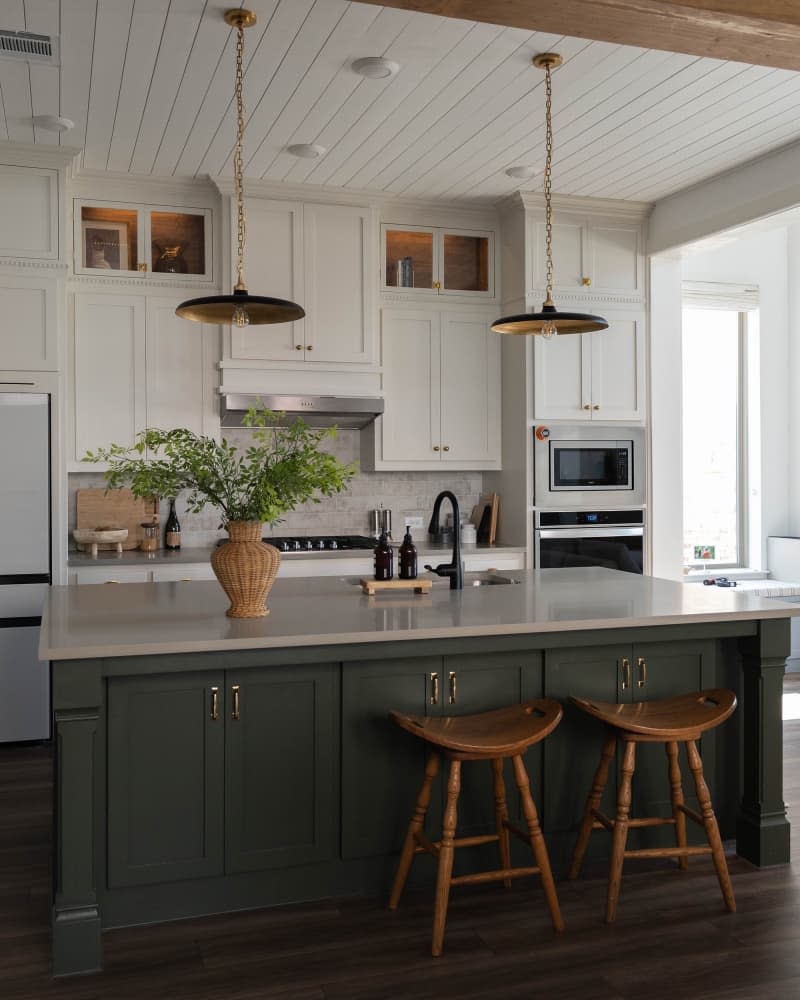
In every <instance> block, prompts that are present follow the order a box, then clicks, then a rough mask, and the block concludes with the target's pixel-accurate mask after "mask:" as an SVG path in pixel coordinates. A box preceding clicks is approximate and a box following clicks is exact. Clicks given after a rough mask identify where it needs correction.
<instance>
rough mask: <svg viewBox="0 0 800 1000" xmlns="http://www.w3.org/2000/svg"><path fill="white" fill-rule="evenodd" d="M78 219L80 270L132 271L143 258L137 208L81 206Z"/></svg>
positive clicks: (129, 272)
mask: <svg viewBox="0 0 800 1000" xmlns="http://www.w3.org/2000/svg"><path fill="white" fill-rule="evenodd" d="M80 222H81V231H80V243H79V246H80V261H79V264H78V267H79V269H80V270H82V271H90V272H94V271H96V272H99V273H104V274H108V273H109V272H112V271H119V272H123V273H127V274H134V273H136V271H137V270H138V265H139V261H140V259H143V258H141V257H140V246H139V244H140V228H141V227H140V220H139V211H138V209H135V208H114V207H111V206H105V205H82V206H81V214H80Z"/></svg>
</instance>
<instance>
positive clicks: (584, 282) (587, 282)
mask: <svg viewBox="0 0 800 1000" xmlns="http://www.w3.org/2000/svg"><path fill="white" fill-rule="evenodd" d="M591 283H592V279H591V278H581V284H582V285H586V286H587V287H588V286H589V285H591Z"/></svg>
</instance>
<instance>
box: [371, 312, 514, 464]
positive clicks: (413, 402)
mask: <svg viewBox="0 0 800 1000" xmlns="http://www.w3.org/2000/svg"><path fill="white" fill-rule="evenodd" d="M490 322H491V320H490V319H489V317H488V314H486V313H485V311H483V310H474V311H469V312H468V311H464V310H461V311H453V312H451V311H449V310H437V309H400V308H398V309H384V310H383V316H382V331H381V337H382V340H381V346H382V370H383V389H384V402H385V411H384V415H383V417H381V418H380V419H379V420H378V421H376V423H375V424H374V425H372V426H371V427H369V428H367V429H365V430H364V431H362V438H361V440H362V465H363V467H364V468H374V469H398V470H400V469H407V470H410V469H441V468H442V467H444V466H449V467H451V468H460V469H496V468H499V467H500V342H499V338H498V337H497V336H496V335H495V334H492V333H491V332H490V330H489V324H490Z"/></svg>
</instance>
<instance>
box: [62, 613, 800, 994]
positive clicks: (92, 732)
mask: <svg viewBox="0 0 800 1000" xmlns="http://www.w3.org/2000/svg"><path fill="white" fill-rule="evenodd" d="M789 625H790V619H789V618H788V617H787V618H780V619H776V618H772V619H756V620H753V621H747V622H741V621H740V622H737V623H725V624H722V623H716V624H714V623H706V624H705V625H702V626H694V627H693V629H694V631H695V632H698V630H699V631H700V632H702V634H704V635H705V636H706V637H711V638H713V637H716V638H717V639H718V640H721V641H722V642H724V643H727V644H728V645H727V649H728V650H729V651H730V652H731V654H732V656H733V657H735V658H736V659H737V660H738V664H737V665H736V669H737V670H738V671H740V673H741V676H740V678H739V683H740V695H741V698H740V704H739V712H740V713H741V719H740V724H739V727H740V731H741V738H742V744H743V753H740V754H739V757H740V759H741V760H742V765H741V769H740V768H739V767H738V766H737V768H736V770H737V773H738V784H739V787H740V789H741V797H740V800H739V806H738V811H737V817H736V843H737V853H739V854H740V855H741V856H742V857H743V858H746V859H747V860H748V861H750V862H751V863H753V864H754V865H756V866H768V865H779V864H786V863H788V862H789V831H790V827H789V821H788V819H787V816H786V808H785V804H784V801H783V774H782V767H783V749H782V711H781V703H782V680H783V676H784V671H785V662H786V657H787V655H788V653H789V648H790V644H789ZM614 631H615V632H616V633H617V635H622V634H623V633H622V632H621V631H619V630H614ZM691 631H692V630H691V629H689V630H688V631H687V629H686V628H685V627H682V626H680V625H673V626H670V625H665V626H660V627H659V628H658V629H657V632H658V635H659V638H661V639H666V640H667V641H669V637H670V636H673V635H674V638H675V640H676V641H680V640H682V639H684V638H686V636H687V635H688V634H690V632H691ZM651 635H652V630H651V629H648V628H646V627H642V628H636V627H633V628H628V629H625V630H624V636H625V638H627V639H630V638H634V639H637V638H638V639H641V640H643V639H644V638H645V637H647V638H648V639H649V638H650V637H651ZM611 637H612V634H611V633H609V632H608V631H604V630H597V629H594V630H588V631H585V632H577V633H576V632H572V633H570V637H569V638H568V637H567V636H564V635H562V636H559V639H560V640H561V641H560V642H559V643H558V645H559V646H561V647H563V646H564V645H565V644H568V645H570V646H571V645H572V643H573V642H574V643H575V645H577V646H583V647H584V648H585V647H587V646H591V645H592V644H593V643H597V644H598V645H599V646H602V645H603V644H604V643H608V642H609V639H610V638H611ZM522 638H523V637H520V636H513V637H493V638H492V639H491V642H490V640H489V639H480V638H477V637H472V638H471V639H470V638H462V639H459V640H444V639H443V640H438V641H437V642H438V643H441V645H442V648H444V649H446V648H448V647H450V648H451V649H452V653H453V654H455V655H459V654H460V653H463V651H464V650H465V649H466V648H467V647H472V646H473V644H474V646H475V648H476V649H477V650H479V651H483V652H485V653H486V659H487V661H490V660H491V651H490V650H491V648H493V647H495V646H496V648H497V650H498V651H499V650H502V649H503V648H504V647H505V648H507V649H511V648H515V647H514V645H513V642H512V640H516V648H517V649H520V648H523V646H522ZM524 638H525V639H526V640H527V642H528V646H529V647H533V646H538V648H539V650H542V649H545V650H546V649H547V648H548V637H547V636H541V635H539V636H535V637H534V636H526V637H524ZM533 639H536V640H538V642H536V643H534V642H532V641H531V640H533ZM504 640H506V641H504ZM551 642H552V637H551ZM420 649H421V644H420V643H418V642H410V643H409V642H407V641H406V642H402V641H401V642H390V643H382V644H380V655H381V657H385V658H392V657H402V656H403V655H404V654H405V655H406V656H407V655H408V654H409V653H411V654H412V655H420ZM354 650H355V647H353V646H349V647H342V649H341V654H342V655H341V657H340V656H338V655H336V656H333V657H331V655H330V653H331V647H327V651H326V652H325V653H320V652H319V650H314V649H313V648H310V647H304V649H303V650H301V651H298V650H295V651H294V652H293V653H290V654H289V656H288V662H296V663H301V662H304V661H305V662H311V661H313V660H314V658H316V660H321V659H325V658H327V659H328V660H331V659H333V660H339V659H341V660H342V669H343V670H346V669H347V662H349V661H350V660H352V659H354V658H357V655H356V656H355V657H354ZM264 652H269V653H270V654H275V653H276V652H278V653H280V652H281V651H280V650H278V651H276V650H270V651H264V650H262V651H261V653H264ZM252 653H253V651H252V650H238V651H231V652H229V653H226V654H225V659H226V662H227V664H228V665H230V666H233V667H236V666H237V664H241V665H242V667H243V668H245V669H246V668H247V667H248V666H251V665H252V664H253V662H254V660H253V658H252ZM248 654H250V656H249V657H248ZM205 655H206V656H208V655H210V654H205ZM374 655H375V654H374V652H373V656H374ZM189 658H190V654H183V655H179V656H175V655H167V654H162V655H150V656H147V657H145V658H141V659H140V658H136V657H133V658H132V657H125V658H121V657H117V658H109V659H107V660H104V659H102V658H98V659H82V660H81V659H73V660H61V661H54V670H53V705H54V740H55V744H56V796H55V812H56V816H55V866H54V894H53V907H52V973H53V975H54V976H66V975H73V974H78V973H89V972H97V971H100V970H101V969H102V967H103V947H102V932H103V929H104V921H103V887H104V882H103V880H104V879H105V868H106V844H105V837H106V815H105V810H106V789H105V785H106V766H107V761H106V740H107V728H108V724H109V723H108V720H107V718H106V679H107V677H109V676H113V675H117V676H119V675H120V674H121V673H124V671H125V669H126V667H125V663H127V664H130V666H129V667H127V670H128V672H129V673H131V672H135V671H136V669H137V668H138V669H142V668H143V669H144V670H145V671H146V672H147V673H149V674H153V673H159V672H164V673H169V672H170V671H172V670H173V669H176V668H177V669H179V670H187V669H188V666H187V664H188V661H189ZM364 658H366V656H365V657H364ZM262 659H263V657H262ZM268 659H269V658H268ZM284 659H286V657H284ZM137 660H138V663H136V666H135V661H137ZM195 662H196V659H195ZM217 663H218V660H217ZM200 666H201V669H203V667H202V664H201V665H200ZM195 669H197V667H196V666H195ZM306 898H313V896H311V897H306ZM263 905H267V903H264V904H263ZM170 918H171V916H170V915H167V916H166V917H165V916H164V915H163V914H161V913H159V912H158V911H157V910H156V909H154V911H153V912H152V913H151V914H150V920H151V921H157V920H160V919H170ZM142 922H145V921H142Z"/></svg>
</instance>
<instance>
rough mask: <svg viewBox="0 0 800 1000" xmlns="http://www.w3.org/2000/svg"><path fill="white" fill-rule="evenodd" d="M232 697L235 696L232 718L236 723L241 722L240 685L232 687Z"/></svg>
mask: <svg viewBox="0 0 800 1000" xmlns="http://www.w3.org/2000/svg"><path fill="white" fill-rule="evenodd" d="M231 695H232V696H233V705H232V707H231V718H232V719H233V721H234V722H238V721H239V685H238V684H232V685H231Z"/></svg>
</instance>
